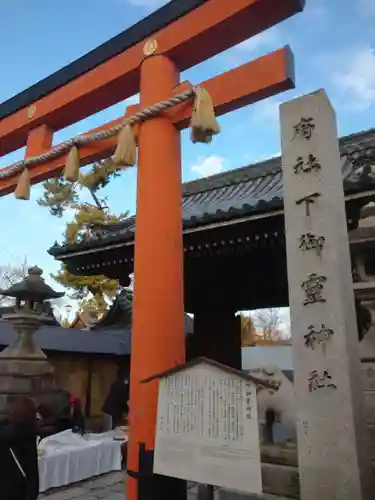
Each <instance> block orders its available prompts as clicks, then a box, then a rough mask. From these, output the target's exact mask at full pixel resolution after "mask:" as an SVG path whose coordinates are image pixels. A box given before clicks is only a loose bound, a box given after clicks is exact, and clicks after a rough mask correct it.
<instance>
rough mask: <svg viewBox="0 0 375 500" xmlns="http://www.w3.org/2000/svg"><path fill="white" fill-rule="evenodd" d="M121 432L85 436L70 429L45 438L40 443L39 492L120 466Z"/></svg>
mask: <svg viewBox="0 0 375 500" xmlns="http://www.w3.org/2000/svg"><path fill="white" fill-rule="evenodd" d="M118 434H119V433H118V431H112V432H105V433H103V434H85V435H84V436H83V437H82V436H81V435H80V434H75V433H73V432H72V431H70V430H68V431H64V432H60V433H59V434H55V435H53V436H49V437H47V438H45V439H42V441H41V442H40V443H39V447H38V448H39V450H40V456H39V460H38V462H39V479H40V492H44V491H46V490H48V489H50V488H57V487H59V486H66V485H68V484H72V483H75V482H77V481H82V480H84V479H89V478H90V477H94V476H98V475H100V474H105V473H108V472H111V471H115V470H121V459H122V456H121V444H122V442H121V440H119V439H118ZM115 436H116V439H114V437H115ZM124 441H126V437H125V435H124Z"/></svg>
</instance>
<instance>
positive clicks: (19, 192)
mask: <svg viewBox="0 0 375 500" xmlns="http://www.w3.org/2000/svg"><path fill="white" fill-rule="evenodd" d="M14 195H15V197H16V198H17V200H29V199H30V175H29V170H28V169H27V167H25V168H24V169H23V171H22V174H21V175H20V178H19V179H18V183H17V187H16V190H15V191H14Z"/></svg>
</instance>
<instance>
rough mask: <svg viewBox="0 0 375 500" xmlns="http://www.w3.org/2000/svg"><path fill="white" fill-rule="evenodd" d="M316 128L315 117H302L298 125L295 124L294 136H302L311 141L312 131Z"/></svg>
mask: <svg viewBox="0 0 375 500" xmlns="http://www.w3.org/2000/svg"><path fill="white" fill-rule="evenodd" d="M314 129H315V123H314V119H313V118H312V117H309V118H304V117H302V118H301V119H300V121H299V122H298V123H297V125H294V137H293V139H295V138H296V137H302V138H303V139H306V140H307V141H309V140H310V139H311V137H312V133H313V131H314Z"/></svg>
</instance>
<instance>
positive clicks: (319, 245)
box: [299, 232, 326, 255]
mask: <svg viewBox="0 0 375 500" xmlns="http://www.w3.org/2000/svg"><path fill="white" fill-rule="evenodd" d="M325 241H326V239H325V238H324V236H317V235H316V234H314V233H310V232H308V233H304V234H302V235H301V236H300V239H299V248H300V250H316V252H317V254H318V255H321V253H322V250H323V248H324V243H325Z"/></svg>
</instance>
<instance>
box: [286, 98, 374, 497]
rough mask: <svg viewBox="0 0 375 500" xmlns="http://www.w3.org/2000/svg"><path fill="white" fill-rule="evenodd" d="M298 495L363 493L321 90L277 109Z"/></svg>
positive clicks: (337, 180)
mask: <svg viewBox="0 0 375 500" xmlns="http://www.w3.org/2000/svg"><path fill="white" fill-rule="evenodd" d="M280 117H281V143H282V164H283V176H284V210H285V234H286V246H287V262H288V284H289V302H290V308H291V326H292V342H293V352H294V365H295V381H294V385H295V394H296V409H297V434H298V460H299V472H300V487H301V499H302V500H316V499H319V500H333V499H335V500H354V499H355V500H369V499H370V498H372V495H371V492H370V488H369V470H370V461H369V457H368V452H367V443H366V439H365V431H364V429H363V401H362V400H363V396H362V391H360V390H358V388H359V387H360V386H361V371H360V361H359V346H358V335H357V325H356V314H355V305H354V295H353V284H352V275H351V266H350V255H349V243H348V232H347V224H346V214H345V200H344V192H343V181H342V171H341V161H340V154H339V147H338V139H337V126H336V118H335V113H334V110H333V109H332V107H331V105H330V102H329V100H328V98H327V95H326V94H325V92H324V91H323V90H320V91H317V92H314V93H312V94H309V95H306V96H303V97H300V98H297V99H295V100H293V101H290V102H286V103H284V104H282V105H281V106H280Z"/></svg>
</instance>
